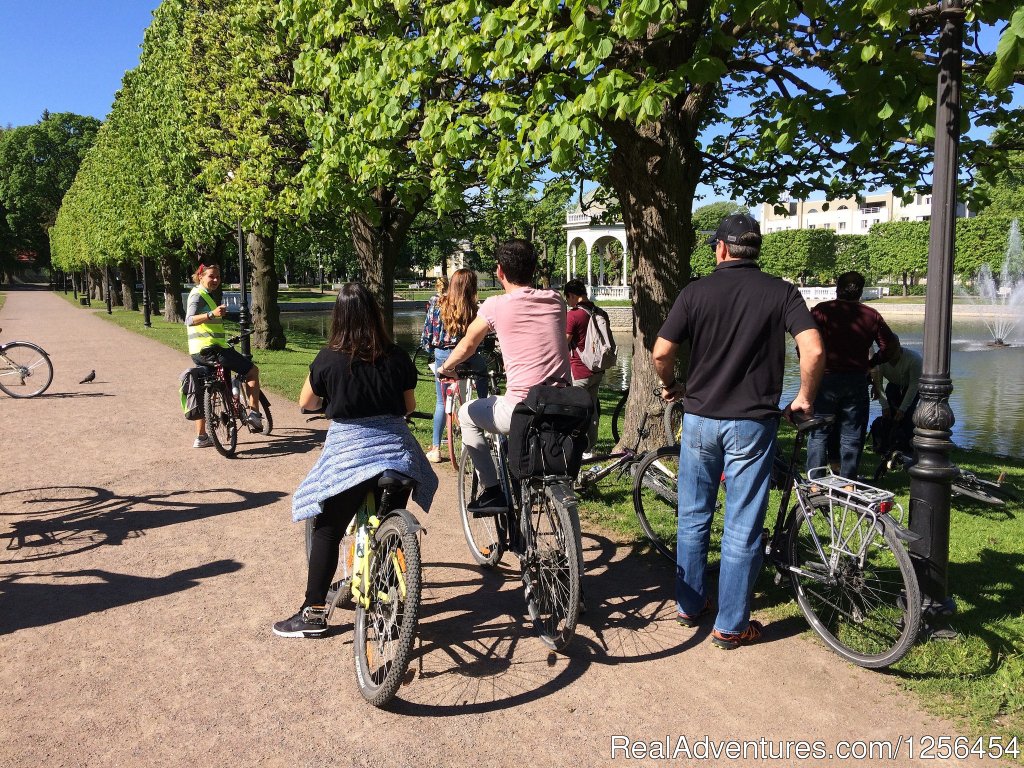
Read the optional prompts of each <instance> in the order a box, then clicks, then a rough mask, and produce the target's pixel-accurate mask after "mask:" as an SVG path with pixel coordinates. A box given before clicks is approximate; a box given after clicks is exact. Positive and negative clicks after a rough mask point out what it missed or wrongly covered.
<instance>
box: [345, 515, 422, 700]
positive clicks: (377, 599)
mask: <svg viewBox="0 0 1024 768" xmlns="http://www.w3.org/2000/svg"><path fill="white" fill-rule="evenodd" d="M370 557H371V558H372V559H371V561H370V580H369V595H370V607H369V608H364V607H363V606H362V604H358V605H357V606H356V618H355V639H354V641H353V642H354V645H355V662H356V683H357V684H358V686H359V692H360V693H361V694H362V695H363V698H364V699H366V700H367V701H368V702H370V703H371V704H373V706H375V707H383V706H386V705H387V704H388V702H390V701H391V699H393V698H394V696H395V693H397V691H398V688H399V686H401V684H402V680H403V678H404V677H405V673H406V670H407V669H408V668H409V659H410V657H411V655H412V645H413V641H414V640H415V637H416V624H417V622H418V620H419V613H420V588H421V584H422V580H421V572H420V546H419V541H418V540H417V539H416V534H415V533H414V532H412V531H410V530H409V527H408V524H407V523H406V521H405V519H404V518H402V517H399V516H398V515H392V516H391V517H389V518H387V519H386V520H385V521H384V522H383V523H381V525H380V527H379V528H378V529H377V532H376V534H375V535H374V545H373V551H372V553H371V555H370Z"/></svg>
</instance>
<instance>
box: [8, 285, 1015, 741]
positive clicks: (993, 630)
mask: <svg viewBox="0 0 1024 768" xmlns="http://www.w3.org/2000/svg"><path fill="white" fill-rule="evenodd" d="M58 295H61V294H58ZM2 298H3V294H2V293H0V300H2ZM68 300H69V301H71V300H72V299H71V296H70V295H69V296H68ZM92 310H93V311H97V312H99V314H100V316H101V317H104V318H107V319H108V320H109V321H111V322H114V323H116V324H118V325H120V326H122V327H124V328H127V329H129V330H131V331H133V332H135V333H139V334H141V335H144V336H149V337H151V338H153V339H155V340H157V341H159V342H161V343H163V344H166V345H167V346H169V347H172V348H174V349H178V350H180V351H181V352H182V354H183V359H182V367H184V366H185V365H186V364H187V360H186V359H185V358H184V354H185V352H186V346H187V345H186V341H185V332H184V329H183V328H182V326H181V325H180V324H177V323H174V324H171V323H166V322H165V321H164V320H163V318H161V317H159V316H154V317H153V319H152V322H153V327H152V328H151V329H146V328H144V327H143V325H142V315H141V313H138V312H126V311H124V310H118V309H115V310H114V313H113V314H112V315H110V316H109V317H108V316H107V315H106V312H105V311H104V310H101V309H100V308H99V307H98V305H97V304H94V305H93V308H92ZM322 343H323V342H322V339H320V338H319V337H318V336H312V335H302V334H294V333H293V334H291V335H290V337H289V340H288V346H287V349H285V350H282V351H278V352H270V351H265V350H254V359H255V361H256V363H257V364H258V365H259V366H260V370H261V376H262V379H263V382H264V383H265V385H266V386H267V387H268V388H269V389H270V390H272V392H271V402H272V403H274V405H275V407H276V408H283V407H290V406H289V405H288V404H286V403H283V402H281V396H284V397H285V398H288V399H290V400H293V401H294V400H295V399H296V398H297V397H298V393H299V390H300V388H301V386H302V382H303V381H304V379H305V376H306V373H307V369H308V366H309V363H310V361H311V360H312V359H313V356H314V355H315V354H316V352H317V351H318V350H319V348H320V346H321V344H322ZM275 393H276V395H277V396H276V397H275V396H274V394H275ZM617 400H618V394H617V393H614V392H611V391H608V392H604V393H603V395H602V412H603V414H604V418H602V420H601V430H600V441H599V445H598V448H599V450H601V449H608V448H610V447H611V418H610V416H611V413H612V409H613V408H614V406H615V403H616V402H617ZM416 401H417V407H418V410H420V411H425V412H431V411H432V410H433V406H434V387H433V382H429V381H427V382H420V384H419V385H418V387H417V389H416ZM168 407H176V406H172V404H170V403H168ZM413 431H414V433H415V434H416V437H417V438H418V439H419V441H420V443H421V444H423V445H429V442H430V422H429V421H427V420H417V421H416V422H415V423H414V427H413ZM791 435H792V432H787V433H786V436H784V438H783V439H784V444H785V445H786V447H787V450H788V445H789V443H788V441H789V440H791ZM628 439H629V438H628V436H627V440H628ZM874 461H876V457H875V456H874V455H873V454H872V453H870V452H866V453H865V459H864V466H863V467H862V469H863V470H864V471H865V473H866V474H870V472H871V470H872V469H873V467H874V463H873V462H874ZM953 461H954V462H956V463H957V464H959V465H960V466H962V467H964V468H966V469H969V470H971V471H974V472H976V473H978V474H979V475H980V476H983V477H988V478H995V477H996V476H997V475H998V474H999V473H1000V472H1001V471H1006V472H1007V473H1008V477H1009V482H1010V483H1011V484H1012V485H1013V486H1014V487H1015V488H1017V489H1024V461H1022V460H1019V459H1007V458H1001V457H997V456H993V455H990V454H984V453H979V452H973V451H972V452H964V451H957V452H955V453H954V456H953ZM869 465H870V466H869ZM439 474H440V476H441V481H442V482H454V474H453V473H452V472H451V470H450V468H449V467H447V466H444V465H442V466H441V467H440V469H439ZM881 485H883V486H884V487H888V488H890V489H892V490H893V491H895V492H896V493H897V498H898V500H899V501H900V503H901V504H902V505H903V507H904V509H908V507H909V500H908V492H909V478H908V476H907V475H906V474H905V473H890V474H889V475H887V476H886V477H885V478H884V479H883V480H882V482H881ZM777 508H778V497H777V495H775V494H774V493H773V496H772V501H771V503H770V505H769V511H768V521H769V523H773V522H774V519H775V514H776V510H777ZM580 510H581V515H582V517H583V519H584V521H585V522H586V523H587V524H588V525H589V526H590V527H592V528H596V529H600V530H601V531H602V532H603V533H606V534H608V535H610V536H611V537H612V538H614V539H616V540H618V541H622V542H642V532H641V531H640V529H639V526H638V525H637V522H636V517H635V515H634V512H633V504H632V495H631V485H630V483H629V481H628V479H623V480H620V481H616V479H615V478H614V476H612V477H609V478H607V479H606V480H605V481H603V482H602V484H601V485H600V486H599V487H598V488H597V489H595V490H591V491H588V492H587V493H586V494H585V495H584V496H583V497H582V498H581V499H580ZM717 525H718V523H717V522H716V527H717ZM950 542H951V545H950V554H949V588H950V592H951V593H952V594H954V595H955V597H956V599H957V603H958V606H959V614H958V615H957V616H956V617H954V618H953V620H952V622H951V624H952V626H953V627H955V628H956V629H957V630H958V631H959V632H960V637H959V638H958V639H956V640H950V641H939V640H933V641H930V642H927V643H922V644H919V645H917V646H915V647H914V648H913V649H912V650H911V652H910V654H909V655H908V656H907V657H906V658H905V659H904V660H903V661H901V662H900V663H899V664H898V665H897V666H896V667H895V668H894V669H893V670H891V671H890V672H888V673H883V674H889V675H890V676H892V677H894V678H895V679H897V680H898V681H899V682H900V684H901V685H903V686H905V687H906V688H908V689H910V690H912V691H914V692H915V693H916V694H918V699H919V701H920V702H921V704H922V705H923V706H924V707H925V708H926V709H928V710H930V711H932V712H935V713H937V714H940V715H942V716H945V717H950V718H953V719H955V720H958V721H959V722H960V723H961V724H962V726H963V727H964V728H966V729H967V730H969V731H970V732H972V733H974V734H975V735H982V734H984V735H989V734H996V735H1004V736H1009V735H1016V736H1019V737H1021V739H1022V740H1024V506H1022V505H1021V504H1019V503H1016V504H1012V505H1008V506H1006V507H990V506H986V505H984V504H981V503H979V502H974V501H971V500H969V499H964V498H962V497H954V498H953V511H952V515H951V523H950ZM713 549H714V547H713ZM638 552H639V554H638V556H643V557H658V555H657V554H655V553H653V552H650V553H645V552H643V548H639V549H638ZM754 609H755V611H756V612H757V613H758V615H759V616H761V617H763V618H766V619H767V620H769V621H776V620H782V619H788V618H792V617H796V619H797V620H798V621H800V622H802V619H801V618H800V616H801V614H800V611H799V609H798V608H797V606H796V603H795V602H794V601H793V600H792V598H791V594H790V592H789V591H788V589H786V588H785V587H776V586H774V585H773V584H772V581H771V578H769V574H767V573H765V574H764V575H763V576H762V579H761V581H760V582H759V584H758V591H757V594H756V596H755V603H754ZM769 631H771V630H770V629H769ZM807 635H808V637H809V639H808V642H816V640H815V639H814V636H813V634H812V633H811V632H810V630H809V629H808V630H807ZM835 663H836V664H844V663H846V662H844V661H842V660H841V659H840V658H839V657H838V656H837V657H836V658H835Z"/></svg>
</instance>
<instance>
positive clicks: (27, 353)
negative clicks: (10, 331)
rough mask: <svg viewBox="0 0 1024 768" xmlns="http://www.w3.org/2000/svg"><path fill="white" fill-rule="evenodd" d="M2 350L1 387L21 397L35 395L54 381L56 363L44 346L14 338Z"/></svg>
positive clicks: (0, 388)
mask: <svg viewBox="0 0 1024 768" xmlns="http://www.w3.org/2000/svg"><path fill="white" fill-rule="evenodd" d="M2 351H3V357H2V358H0V390H3V391H4V392H5V393H6V394H8V395H10V396H11V397H18V398H22V397H35V396H36V395H41V394H43V392H45V391H46V389H47V387H49V386H50V382H51V381H53V363H51V362H50V356H49V355H47V354H46V352H45V351H44V350H43V348H42V347H37V346H36V345H35V344H30V343H29V342H27V341H12V342H11V343H10V344H7V345H4V346H3V347H2ZM3 358H6V360H4V359H3Z"/></svg>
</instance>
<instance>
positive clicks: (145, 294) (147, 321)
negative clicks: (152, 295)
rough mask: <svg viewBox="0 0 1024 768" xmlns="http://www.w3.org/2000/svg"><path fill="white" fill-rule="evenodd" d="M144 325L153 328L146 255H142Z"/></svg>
mask: <svg viewBox="0 0 1024 768" xmlns="http://www.w3.org/2000/svg"><path fill="white" fill-rule="evenodd" d="M142 324H143V325H144V326H146V327H147V328H152V327H153V323H152V321H151V320H150V315H149V281H148V280H147V278H146V254H142Z"/></svg>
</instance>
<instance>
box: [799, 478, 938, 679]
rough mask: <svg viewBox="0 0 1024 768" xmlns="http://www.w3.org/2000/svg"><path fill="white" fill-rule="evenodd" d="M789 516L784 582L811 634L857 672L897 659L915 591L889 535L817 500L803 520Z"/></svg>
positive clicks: (913, 613)
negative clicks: (787, 579) (786, 578)
mask: <svg viewBox="0 0 1024 768" xmlns="http://www.w3.org/2000/svg"><path fill="white" fill-rule="evenodd" d="M791 514H792V515H793V522H792V524H791V526H790V530H789V565H790V567H791V568H792V570H790V581H791V583H792V586H793V591H794V593H795V594H796V600H797V603H798V604H799V606H800V610H801V611H803V613H804V616H805V617H806V618H807V621H808V622H809V623H810V625H811V627H812V628H813V629H814V631H815V632H817V633H818V635H820V636H821V639H822V640H824V641H825V644H826V645H827V646H828V647H829V648H831V649H832V650H833V651H835V652H836V653H838V654H839V655H840V656H842V657H843V658H844V659H846V660H848V661H852V662H853V663H854V664H857V665H858V666H861V667H869V668H872V669H878V668H881V667H888V666H890V665H891V664H895V663H896V662H897V661H899V660H900V659H902V658H903V657H904V656H905V655H906V653H907V651H909V650H910V646H911V645H913V644H914V641H915V640H916V639H917V634H918V631H919V629H920V626H921V592H920V589H919V587H918V584H917V577H916V576H915V575H914V569H913V566H912V565H911V562H910V556H909V555H908V554H907V551H906V549H904V547H903V544H902V543H901V542H900V540H899V539H898V538H897V537H896V534H895V533H894V532H893V531H892V529H890V528H888V527H886V526H883V525H882V524H881V522H879V521H877V520H875V519H874V518H873V517H872V516H871V515H860V514H858V513H857V511H856V510H853V509H850V508H846V507H843V506H842V505H840V504H835V503H830V500H829V499H828V498H824V497H819V498H815V499H812V500H811V503H810V507H809V516H808V515H807V514H805V513H804V512H803V511H802V510H801V509H800V508H799V507H796V508H795V509H794V511H793V513H791Z"/></svg>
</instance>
